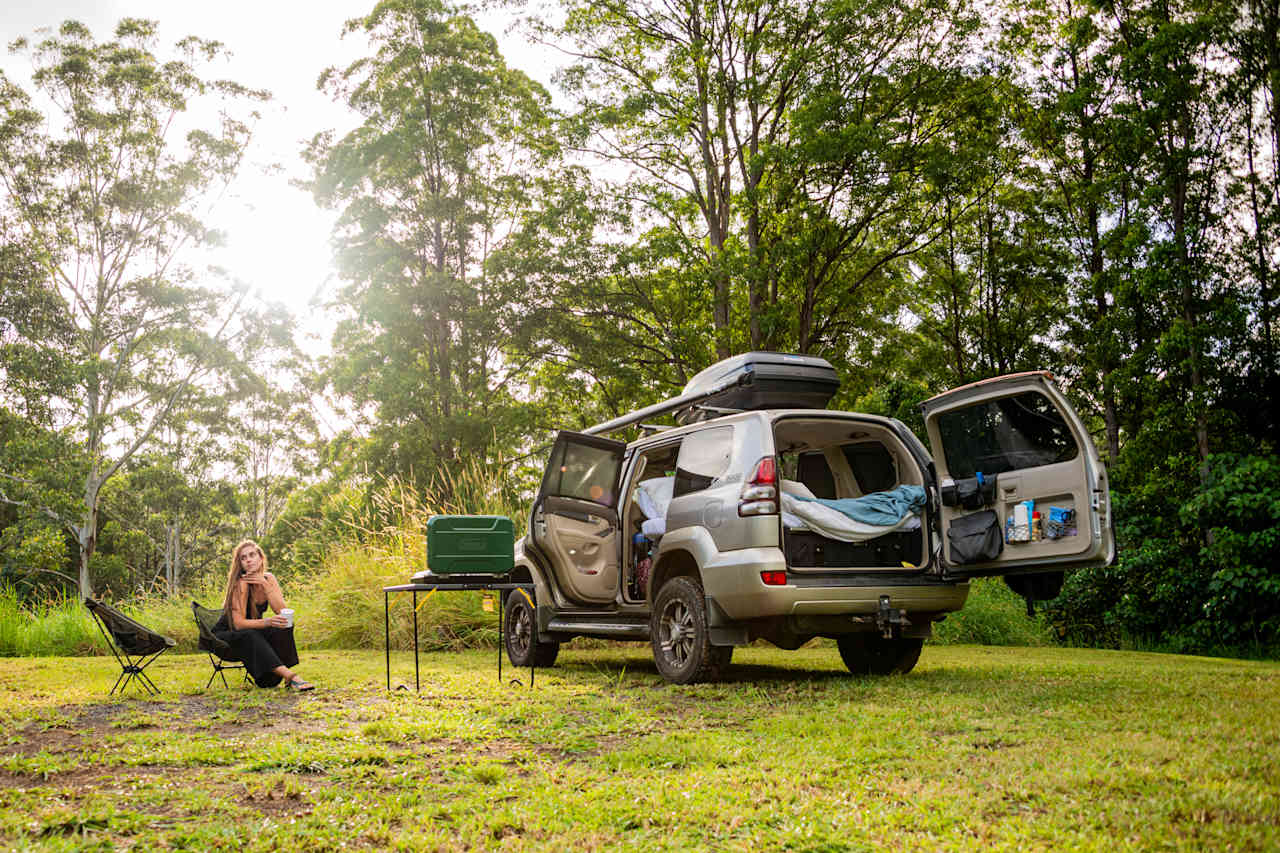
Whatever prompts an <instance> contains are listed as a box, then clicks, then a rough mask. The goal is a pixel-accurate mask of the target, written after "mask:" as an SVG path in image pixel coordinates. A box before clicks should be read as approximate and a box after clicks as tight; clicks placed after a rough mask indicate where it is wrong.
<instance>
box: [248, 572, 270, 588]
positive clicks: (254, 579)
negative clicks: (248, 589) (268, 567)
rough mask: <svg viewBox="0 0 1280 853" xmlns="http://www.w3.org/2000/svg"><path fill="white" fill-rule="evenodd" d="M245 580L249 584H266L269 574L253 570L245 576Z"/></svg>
mask: <svg viewBox="0 0 1280 853" xmlns="http://www.w3.org/2000/svg"><path fill="white" fill-rule="evenodd" d="M244 582H245V583H246V584H248V585H249V586H266V585H267V576H266V575H264V574H263V573H262V572H253V573H252V574H246V575H245V576H244Z"/></svg>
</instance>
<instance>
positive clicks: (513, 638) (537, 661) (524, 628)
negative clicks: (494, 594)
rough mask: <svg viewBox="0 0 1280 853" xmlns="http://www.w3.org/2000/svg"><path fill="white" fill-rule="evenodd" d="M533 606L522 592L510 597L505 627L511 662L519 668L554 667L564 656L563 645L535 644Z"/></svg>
mask: <svg viewBox="0 0 1280 853" xmlns="http://www.w3.org/2000/svg"><path fill="white" fill-rule="evenodd" d="M531 602H532V597H531V596H529V595H528V593H527V592H525V591H524V590H522V589H513V590H511V591H510V592H508V593H507V603H506V613H505V614H504V617H503V623H502V642H503V644H504V645H505V646H506V647H507V660H509V661H511V663H512V664H514V665H515V666H537V667H547V666H551V665H552V664H554V663H555V662H556V656H557V655H559V654H560V644H559V643H548V642H539V643H534V642H533V620H534V618H535V617H534V612H533V604H532V603H531Z"/></svg>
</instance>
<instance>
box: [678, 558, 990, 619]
mask: <svg viewBox="0 0 1280 853" xmlns="http://www.w3.org/2000/svg"><path fill="white" fill-rule="evenodd" d="M768 571H774V572H778V571H787V561H786V558H785V557H784V556H783V553H782V550H781V549H779V548H744V549H741V550H737V551H725V552H721V553H720V554H718V555H717V556H716V558H715V559H714V560H712V561H711V562H709V563H707V564H705V565H703V566H702V584H703V589H704V590H705V591H706V594H707V596H708V597H710V598H712V599H714V600H715V602H716V604H717V605H718V606H719V607H720V609H721V610H722V611H723V612H724V614H725V616H727V617H729V618H730V619H733V620H752V619H761V618H774V617H779V616H830V615H845V614H849V615H854V614H859V615H867V614H873V613H875V612H876V611H877V609H878V608H879V606H880V598H881V596H885V595H887V596H889V602H890V605H891V606H892V607H895V608H898V609H901V610H905V611H906V612H908V613H950V612H952V611H955V610H959V609H960V608H961V607H963V606H964V602H965V599H966V598H967V597H968V596H969V585H968V584H967V583H956V582H954V581H942V580H938V579H937V578H935V577H932V576H925V575H922V574H921V573H918V572H917V573H912V574H904V573H901V572H885V571H880V570H875V569H860V570H859V569H854V570H847V571H843V572H835V571H827V572H814V571H805V572H803V573H797V572H790V573H788V576H787V583H786V584H783V585H781V586H768V585H766V584H765V583H764V581H762V580H761V579H760V573H761V572H768Z"/></svg>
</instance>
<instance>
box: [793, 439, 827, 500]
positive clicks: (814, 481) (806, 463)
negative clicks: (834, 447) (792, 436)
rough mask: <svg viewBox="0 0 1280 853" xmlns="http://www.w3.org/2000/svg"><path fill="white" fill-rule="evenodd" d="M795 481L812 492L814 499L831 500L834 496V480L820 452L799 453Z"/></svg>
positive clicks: (825, 458) (824, 457)
mask: <svg viewBox="0 0 1280 853" xmlns="http://www.w3.org/2000/svg"><path fill="white" fill-rule="evenodd" d="M796 479H797V480H799V481H800V482H802V483H804V484H805V486H807V487H808V488H809V491H811V492H813V496H814V497H815V498H826V499H828V500H833V499H834V498H835V496H836V478H835V475H834V474H832V473H831V466H830V465H828V464H827V457H826V456H824V455H823V453H822V451H820V450H814V451H811V452H809V453H801V454H800V458H799V459H798V460H796Z"/></svg>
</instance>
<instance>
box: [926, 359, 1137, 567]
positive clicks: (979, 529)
mask: <svg viewBox="0 0 1280 853" xmlns="http://www.w3.org/2000/svg"><path fill="white" fill-rule="evenodd" d="M924 421H925V429H926V431H927V432H928V434H929V443H930V445H931V447H932V450H933V457H934V462H935V464H936V465H937V468H938V481H939V483H940V489H939V491H940V493H941V495H940V497H941V520H942V549H943V550H942V554H943V565H944V568H945V570H946V574H947V576H948V577H956V578H965V577H978V576H983V575H1014V574H1024V573H1031V572H1056V571H1061V570H1063V569H1071V568H1078V567H1084V566H1094V565H1101V564H1106V563H1109V562H1110V561H1111V560H1112V559H1113V558H1114V556H1115V540H1114V537H1113V535H1112V531H1111V523H1110V515H1111V512H1110V493H1109V491H1108V487H1107V472H1106V469H1105V468H1104V467H1103V465H1102V462H1101V460H1100V459H1099V458H1098V452H1097V449H1096V448H1095V447H1094V446H1093V442H1092V441H1091V440H1090V439H1089V435H1088V433H1087V432H1086V431H1085V428H1084V424H1083V423H1082V421H1081V420H1080V416H1079V415H1078V414H1076V411H1075V409H1074V408H1072V406H1071V404H1070V403H1069V402H1068V401H1067V398H1066V396H1065V395H1064V394H1063V393H1062V391H1061V390H1060V389H1059V388H1058V387H1057V385H1055V384H1054V382H1053V378H1052V377H1051V376H1050V375H1049V374H1048V373H1045V372H1035V373H1019V374H1013V375H1010V376H1000V377H997V378H995V379H987V380H983V381H981V382H975V383H973V384H971V385H965V386H963V387H961V388H957V389H955V390H952V391H948V392H946V393H944V394H940V395H938V396H937V397H934V398H932V399H930V400H927V401H925V403H924ZM992 481H994V483H993V482H992ZM1027 502H1030V503H1029V504H1028V503H1027ZM1020 504H1021V505H1023V506H1024V507H1026V510H1025V512H1026V519H1025V520H1026V525H1025V527H1024V525H1022V524H1021V522H1022V521H1023V515H1022V513H1023V510H1020V509H1019V505H1020ZM1037 512H1038V513H1039V514H1040V523H1039V525H1038V528H1039V529H1038V531H1037V530H1035V529H1034V528H1035V527H1036V525H1034V524H1033V521H1032V519H1033V517H1034V513H1037ZM1015 522H1017V523H1016V524H1015ZM993 526H994V529H993ZM1037 532H1038V533H1039V536H1038V538H1036V536H1035V534H1036V533H1037ZM1006 538H1007V540H1008V541H1006Z"/></svg>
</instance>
